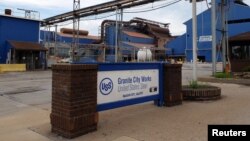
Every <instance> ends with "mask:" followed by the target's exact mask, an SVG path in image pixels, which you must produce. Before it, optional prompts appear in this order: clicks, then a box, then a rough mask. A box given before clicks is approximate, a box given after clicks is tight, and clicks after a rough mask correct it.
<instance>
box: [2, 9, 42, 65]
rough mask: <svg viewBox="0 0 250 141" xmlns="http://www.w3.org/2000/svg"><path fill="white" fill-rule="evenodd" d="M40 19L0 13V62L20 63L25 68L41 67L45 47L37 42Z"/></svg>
mask: <svg viewBox="0 0 250 141" xmlns="http://www.w3.org/2000/svg"><path fill="white" fill-rule="evenodd" d="M39 30H40V21H39V20H35V19H27V18H21V17H15V16H12V15H11V13H6V14H5V15H0V63H1V64H6V63H7V64H11V63H17V64H19V63H22V64H26V66H27V69H36V68H42V67H44V65H45V63H46V62H45V61H46V56H45V54H46V49H45V48H43V47H42V46H41V45H40V44H39V38H40V37H39V36H40V34H39Z"/></svg>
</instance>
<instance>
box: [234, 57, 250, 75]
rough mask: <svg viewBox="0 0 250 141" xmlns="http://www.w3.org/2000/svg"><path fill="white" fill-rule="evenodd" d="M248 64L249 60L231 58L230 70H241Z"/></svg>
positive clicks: (249, 63) (249, 64)
mask: <svg viewBox="0 0 250 141" xmlns="http://www.w3.org/2000/svg"><path fill="white" fill-rule="evenodd" d="M249 66H250V60H231V67H232V68H231V69H232V72H243V71H244V69H245V68H246V67H249Z"/></svg>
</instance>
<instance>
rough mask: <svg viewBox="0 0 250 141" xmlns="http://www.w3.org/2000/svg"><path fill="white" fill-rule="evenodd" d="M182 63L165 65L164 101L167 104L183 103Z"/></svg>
mask: <svg viewBox="0 0 250 141" xmlns="http://www.w3.org/2000/svg"><path fill="white" fill-rule="evenodd" d="M181 69H182V65H179V64H165V65H164V80H163V82H164V101H165V105H166V106H175V105H180V104H182V91H181V89H182V73H181Z"/></svg>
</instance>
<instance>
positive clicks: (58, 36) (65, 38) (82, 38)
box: [40, 28, 100, 44]
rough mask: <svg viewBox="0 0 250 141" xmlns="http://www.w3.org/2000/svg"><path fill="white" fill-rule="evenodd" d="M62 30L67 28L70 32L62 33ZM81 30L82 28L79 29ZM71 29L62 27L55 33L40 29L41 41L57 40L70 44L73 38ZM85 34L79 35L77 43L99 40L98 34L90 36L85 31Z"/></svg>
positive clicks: (93, 42) (92, 42)
mask: <svg viewBox="0 0 250 141" xmlns="http://www.w3.org/2000/svg"><path fill="white" fill-rule="evenodd" d="M63 30H69V31H71V32H70V33H64V32H63ZM80 31H83V30H80ZM72 32H73V30H72V29H66V28H62V29H61V32H58V33H55V32H54V31H44V30H41V31H40V38H41V41H44V40H45V41H46V42H55V40H56V41H57V42H60V43H68V44H71V43H72V39H73V33H72ZM84 32H86V34H84V35H81V34H80V35H79V43H80V44H95V43H97V42H99V40H100V38H99V37H98V36H91V35H88V32H87V31H84Z"/></svg>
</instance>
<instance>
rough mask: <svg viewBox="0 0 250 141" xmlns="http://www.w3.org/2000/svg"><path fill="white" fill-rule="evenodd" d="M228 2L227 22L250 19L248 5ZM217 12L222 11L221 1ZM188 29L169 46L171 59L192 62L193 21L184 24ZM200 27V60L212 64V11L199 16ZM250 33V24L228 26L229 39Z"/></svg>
mask: <svg viewBox="0 0 250 141" xmlns="http://www.w3.org/2000/svg"><path fill="white" fill-rule="evenodd" d="M227 2H228V4H227V5H228V7H227V8H228V11H227V20H228V21H234V20H239V19H250V14H249V13H250V7H249V6H247V5H246V4H244V3H242V2H240V3H238V2H234V1H231V0H230V1H229V0H228V1H227ZM216 4H217V5H216V6H217V8H216V9H217V10H219V9H220V0H217V1H216ZM216 13H217V16H218V17H217V39H216V40H217V45H218V48H217V61H221V53H220V52H221V47H220V42H221V38H222V37H221V36H222V34H221V31H220V29H221V18H220V17H221V15H220V14H219V13H220V11H217V12H216ZM184 24H185V25H186V27H187V31H186V33H185V34H183V35H181V36H179V37H177V38H176V39H174V40H172V41H171V42H169V43H168V44H166V45H165V47H166V48H170V49H171V50H170V51H168V52H167V55H168V56H170V57H176V56H177V57H179V56H182V57H185V58H186V61H191V60H192V58H193V57H192V56H193V53H192V51H193V49H192V19H190V20H188V21H186V22H185V23H184ZM197 25H198V33H197V34H198V40H197V43H198V59H199V60H202V61H205V62H211V61H212V50H211V48H212V42H211V9H207V10H206V11H204V12H202V13H201V14H199V15H198V16H197ZM247 31H250V22H240V23H232V24H229V25H228V37H229V38H230V37H232V36H235V35H238V34H241V33H244V32H247ZM206 38H207V39H206Z"/></svg>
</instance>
